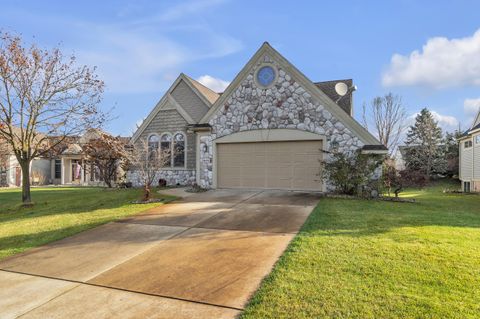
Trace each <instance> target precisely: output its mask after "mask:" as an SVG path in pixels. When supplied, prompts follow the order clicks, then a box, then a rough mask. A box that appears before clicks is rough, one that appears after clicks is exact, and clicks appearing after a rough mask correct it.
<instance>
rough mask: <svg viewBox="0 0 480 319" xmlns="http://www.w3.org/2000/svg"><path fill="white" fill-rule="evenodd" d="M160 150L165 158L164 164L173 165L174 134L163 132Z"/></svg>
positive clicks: (166, 165)
mask: <svg viewBox="0 0 480 319" xmlns="http://www.w3.org/2000/svg"><path fill="white" fill-rule="evenodd" d="M160 151H161V153H162V157H163V158H164V159H165V161H164V164H163V166H165V167H170V166H172V136H171V135H170V134H163V135H162V137H161V138H160Z"/></svg>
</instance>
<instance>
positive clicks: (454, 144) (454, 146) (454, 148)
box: [444, 129, 463, 176]
mask: <svg viewBox="0 0 480 319" xmlns="http://www.w3.org/2000/svg"><path fill="white" fill-rule="evenodd" d="M462 135H463V134H462V132H461V131H460V130H459V129H458V130H455V131H454V132H452V133H449V132H447V133H445V141H444V144H445V159H446V160H447V174H448V175H449V176H458V168H459V159H460V154H459V149H458V139H459V138H460V137H461V136H462Z"/></svg>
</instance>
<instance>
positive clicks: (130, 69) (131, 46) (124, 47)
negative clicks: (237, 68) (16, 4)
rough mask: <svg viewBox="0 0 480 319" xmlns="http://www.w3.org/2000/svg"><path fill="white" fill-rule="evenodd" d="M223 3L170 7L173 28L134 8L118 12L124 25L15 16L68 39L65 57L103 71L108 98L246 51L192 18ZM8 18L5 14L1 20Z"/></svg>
mask: <svg viewBox="0 0 480 319" xmlns="http://www.w3.org/2000/svg"><path fill="white" fill-rule="evenodd" d="M223 2H225V1H224V0H210V1H208V0H204V1H200V2H198V3H197V2H194V1H191V2H186V3H183V4H182V5H171V4H167V6H168V7H166V8H163V10H162V11H161V13H160V15H161V14H165V15H167V16H170V18H169V19H171V20H169V21H168V22H166V21H162V19H161V18H158V17H159V15H157V16H156V15H150V16H148V17H146V18H144V19H138V16H139V15H140V14H141V13H144V11H143V10H145V9H144V8H138V7H130V6H126V7H124V9H123V10H119V11H118V15H119V16H121V17H122V19H121V21H115V22H109V21H108V20H105V21H104V20H100V21H99V22H97V21H95V22H94V21H89V20H85V19H78V18H75V17H71V16H59V15H55V14H53V15H37V14H35V13H33V12H30V11H26V10H24V9H18V8H15V9H12V10H13V13H10V15H15V16H22V17H25V18H26V19H28V20H29V21H30V23H35V25H39V26H41V28H42V29H41V30H42V33H43V34H55V36H56V37H57V39H63V40H64V41H63V42H62V51H63V52H64V53H65V54H67V55H68V54H70V53H71V52H74V54H75V55H76V57H77V61H78V63H79V64H86V65H89V66H97V73H98V74H99V77H100V79H102V80H103V81H104V82H105V84H106V90H107V92H110V93H122V94H128V93H146V92H161V91H163V90H165V89H166V88H168V86H169V85H170V84H171V83H172V81H173V79H175V78H176V77H177V76H178V74H179V73H180V72H182V71H186V70H184V68H185V66H186V65H187V64H189V63H198V62H199V61H203V60H206V59H213V58H220V57H223V56H226V55H229V54H232V53H235V52H237V51H239V50H241V49H242V47H243V45H242V43H241V41H239V40H237V39H236V38H234V37H232V36H230V35H228V34H225V32H223V31H221V30H220V31H219V30H216V29H214V28H212V27H211V26H210V25H208V24H207V23H206V22H205V21H204V19H203V18H201V17H198V18H197V17H193V16H191V15H193V13H195V14H201V13H202V12H204V11H205V10H209V9H212V6H213V5H217V4H221V3H223ZM157 7H158V6H157ZM189 8H190V9H189ZM192 8H193V9H194V11H195V12H192V11H191V10H193V9H192ZM157 9H158V8H157ZM132 11H133V12H134V14H132ZM159 11H160V10H159V9H158V10H156V11H154V10H153V9H151V10H150V12H159ZM169 12H170V13H169ZM5 14H6V13H5V12H0V17H3V16H4V15H5ZM147 15H148V13H147ZM39 32H40V31H39ZM185 39H188V41H186V40H185ZM55 41H56V40H55ZM56 43H58V42H56ZM56 43H55V44H56ZM55 44H50V45H55Z"/></svg>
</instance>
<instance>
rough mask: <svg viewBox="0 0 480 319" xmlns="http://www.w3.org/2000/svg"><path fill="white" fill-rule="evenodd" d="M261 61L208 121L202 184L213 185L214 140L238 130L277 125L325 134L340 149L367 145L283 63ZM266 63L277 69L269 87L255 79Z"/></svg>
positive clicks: (327, 142) (329, 143)
mask: <svg viewBox="0 0 480 319" xmlns="http://www.w3.org/2000/svg"><path fill="white" fill-rule="evenodd" d="M261 60H262V61H261V62H259V63H257V65H256V66H255V67H254V68H253V69H252V70H251V72H250V73H249V74H248V76H247V77H246V78H245V79H244V80H243V81H242V82H241V84H240V85H239V86H238V88H237V89H236V90H235V91H233V93H232V94H231V96H230V97H229V98H228V99H227V101H226V102H225V103H224V105H222V106H221V107H220V108H219V110H218V111H217V113H216V114H215V115H214V116H213V117H212V118H211V119H210V121H209V124H210V125H211V126H212V133H211V135H210V136H209V137H207V136H205V137H203V139H202V140H201V143H204V144H206V145H207V146H208V151H207V152H203V151H202V150H203V149H202V148H200V166H201V167H200V170H201V171H200V172H199V173H200V176H199V179H200V184H201V186H202V187H211V186H212V165H211V158H212V156H213V154H212V147H211V146H212V143H213V141H214V140H215V139H217V138H220V137H222V136H226V135H229V134H233V133H236V132H240V131H247V130H257V129H276V128H286V129H298V130H303V131H309V132H312V133H317V134H320V135H324V136H326V137H327V141H325V142H326V145H327V146H328V145H336V147H337V149H338V150H339V151H341V152H348V151H354V150H356V149H358V148H360V147H362V146H363V145H364V144H363V143H362V142H361V141H360V140H359V139H358V137H357V136H355V135H354V134H353V133H352V132H351V131H350V130H349V129H348V128H346V127H345V126H344V125H343V124H342V123H341V122H340V121H339V120H338V119H337V118H335V117H334V116H333V115H332V113H330V112H329V111H328V110H326V109H325V107H324V106H323V105H322V104H320V103H319V101H317V100H316V99H315V98H314V97H312V96H311V95H310V94H309V93H308V92H307V91H306V90H305V89H304V88H303V87H302V86H300V84H299V83H298V82H297V81H295V79H293V78H292V76H291V75H289V74H287V73H286V72H285V71H284V70H283V69H282V68H281V67H280V65H278V64H277V63H275V62H274V61H272V60H271V59H270V57H268V56H264V57H263V59H261ZM265 63H271V64H272V65H274V66H275V67H276V69H277V72H278V77H277V79H276V82H275V83H274V84H273V85H272V86H271V87H269V88H267V89H265V88H262V87H259V86H258V85H257V83H256V81H255V80H254V75H255V71H256V69H257V68H258V67H259V66H260V65H264V64H265Z"/></svg>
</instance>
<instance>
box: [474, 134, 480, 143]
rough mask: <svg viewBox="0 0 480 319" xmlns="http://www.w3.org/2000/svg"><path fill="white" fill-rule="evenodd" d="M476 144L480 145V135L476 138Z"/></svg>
mask: <svg viewBox="0 0 480 319" xmlns="http://www.w3.org/2000/svg"><path fill="white" fill-rule="evenodd" d="M475 144H477V145H479V144H480V135H477V136H475Z"/></svg>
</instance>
